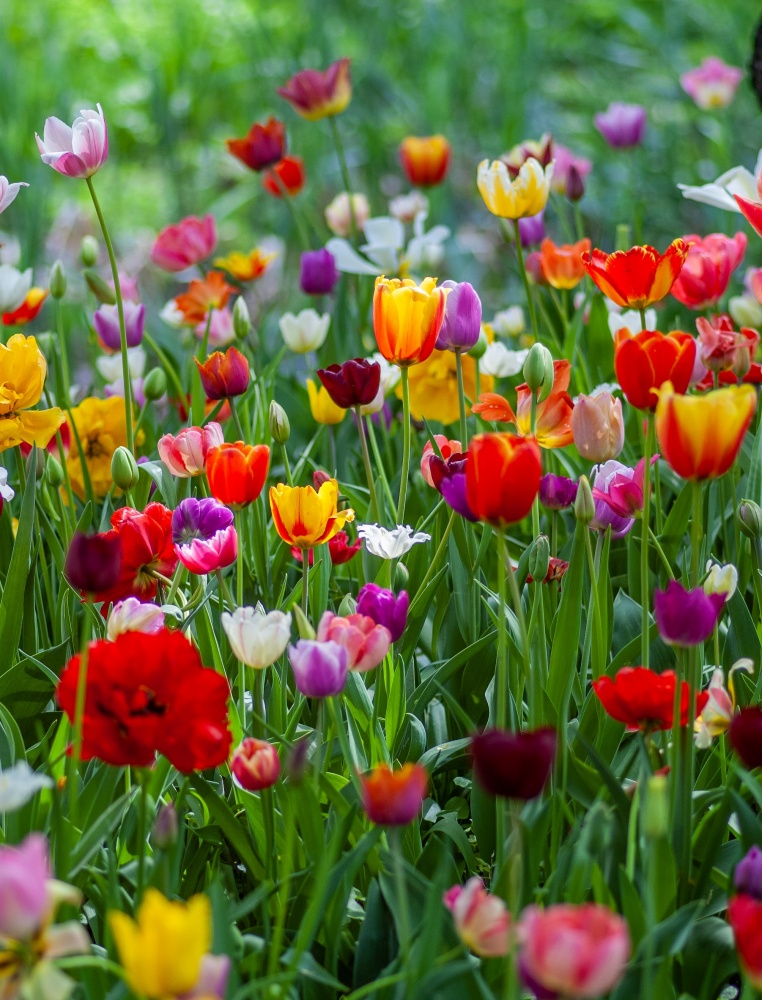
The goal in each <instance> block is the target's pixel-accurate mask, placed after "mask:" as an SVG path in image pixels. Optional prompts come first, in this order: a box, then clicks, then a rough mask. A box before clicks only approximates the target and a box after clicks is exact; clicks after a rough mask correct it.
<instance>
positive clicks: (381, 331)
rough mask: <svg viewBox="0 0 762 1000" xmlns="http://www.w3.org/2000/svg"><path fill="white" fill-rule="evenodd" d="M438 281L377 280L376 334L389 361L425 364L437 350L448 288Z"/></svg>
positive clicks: (374, 302)
mask: <svg viewBox="0 0 762 1000" xmlns="http://www.w3.org/2000/svg"><path fill="white" fill-rule="evenodd" d="M436 283H437V279H436V278H424V279H423V281H422V282H421V284H420V285H416V283H415V282H414V281H411V280H410V278H403V279H400V278H385V277H383V275H382V276H381V277H380V278H376V288H375V291H374V293H373V332H374V333H375V335H376V343H377V344H378V349H379V350H380V351H381V353H382V354H383V356H384V357H385V358H386V360H387V361H391V362H392V364H395V365H399V366H400V367H401V368H407V367H408V366H409V365H417V364H418V363H419V362H420V361H425V360H426V358H428V357H429V356H430V355H431V352H432V351H433V350H434V345H435V344H436V342H437V337H438V336H439V331H440V329H441V326H442V322H443V320H444V313H445V298H446V295H447V292H446V290H445V289H444V288H437V287H436Z"/></svg>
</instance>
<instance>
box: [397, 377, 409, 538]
mask: <svg viewBox="0 0 762 1000" xmlns="http://www.w3.org/2000/svg"><path fill="white" fill-rule="evenodd" d="M400 375H401V378H402V475H401V477H400V495H399V502H398V503H397V524H404V523H405V498H406V496H407V480H408V475H409V474H410V385H409V383H408V370H407V368H401V369H400Z"/></svg>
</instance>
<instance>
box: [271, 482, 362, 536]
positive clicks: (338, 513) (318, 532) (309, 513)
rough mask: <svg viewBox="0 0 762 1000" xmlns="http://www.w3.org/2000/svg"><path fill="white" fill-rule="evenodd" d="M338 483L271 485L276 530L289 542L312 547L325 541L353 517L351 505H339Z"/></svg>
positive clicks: (352, 519)
mask: <svg viewBox="0 0 762 1000" xmlns="http://www.w3.org/2000/svg"><path fill="white" fill-rule="evenodd" d="M338 501H339V484H338V483H337V482H336V480H335V479H329V480H328V481H327V482H325V483H323V484H322V486H321V487H320V489H319V490H318V491H315V490H314V489H313V488H312V487H311V486H285V485H284V484H283V483H278V485H277V486H272V487H271V488H270V510H271V511H272V515H273V521H274V523H275V530H276V531H277V532H278V534H279V535H280V537H281V538H282V539H283V541H284V542H286V544H287V545H295V546H296V547H297V548H299V549H311V548H314V547H315V546H316V545H322V544H323V542H327V541H329V540H330V539H331V538H333V536H334V535H335V534H336V533H337V532H338V531H341V529H342V528H343V527H344V525H345V524H346V522H347V521H354V517H355V512H354V511H353V510H352V509H351V508H346V509H344V510H339V509H338Z"/></svg>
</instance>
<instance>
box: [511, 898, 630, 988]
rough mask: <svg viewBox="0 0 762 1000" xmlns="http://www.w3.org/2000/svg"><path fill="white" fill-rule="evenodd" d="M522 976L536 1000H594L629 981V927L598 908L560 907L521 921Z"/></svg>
mask: <svg viewBox="0 0 762 1000" xmlns="http://www.w3.org/2000/svg"><path fill="white" fill-rule="evenodd" d="M520 937H521V941H522V948H521V954H520V956H519V972H520V975H521V978H522V979H523V981H524V983H525V984H526V985H527V986H528V987H529V988H530V989H531V991H532V992H533V993H534V994H535V995H536V996H538V997H539V996H541V997H551V996H553V997H555V996H562V997H564V998H565V1000H593V998H595V997H600V996H603V995H604V994H608V993H609V992H610V991H611V990H612V989H613V988H614V986H616V984H617V983H618V982H619V980H620V979H621V978H622V976H623V975H624V972H625V969H626V967H627V962H628V961H629V958H630V951H631V944H630V934H629V930H628V928H627V921H626V920H625V919H624V917H620V916H618V915H617V914H616V913H612V912H611V911H610V910H609V909H608V908H607V907H605V906H602V905H600V904H599V903H582V904H580V905H577V906H573V905H571V904H568V903H559V904H556V905H555V906H549V907H547V909H545V910H541V909H540V908H539V907H537V906H528V907H527V908H526V910H524V912H523V913H522V915H521V927H520Z"/></svg>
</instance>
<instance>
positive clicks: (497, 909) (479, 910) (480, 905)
mask: <svg viewBox="0 0 762 1000" xmlns="http://www.w3.org/2000/svg"><path fill="white" fill-rule="evenodd" d="M444 904H445V906H446V907H447V909H448V910H449V911H450V913H452V919H453V923H454V924H455V930H456V931H457V934H458V937H459V938H460V940H461V941H462V942H463V944H464V945H465V946H466V947H467V948H470V950H471V951H472V952H473V953H474V954H475V955H481V957H482V958H501V957H502V956H503V955H507V954H508V950H509V948H510V939H511V917H510V914H509V913H508V909H507V907H506V905H505V903H504V902H503V901H502V899H501V898H500V897H499V896H494V895H492V894H491V893H489V892H487V890H486V889H485V888H484V883H483V882H482V880H481V879H480V878H478V877H476V876H475V877H474V878H470V879H469V880H468V882H466V884H465V885H454V886H453V887H452V888H451V889H448V890H447V892H446V893H445V894H444Z"/></svg>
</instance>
